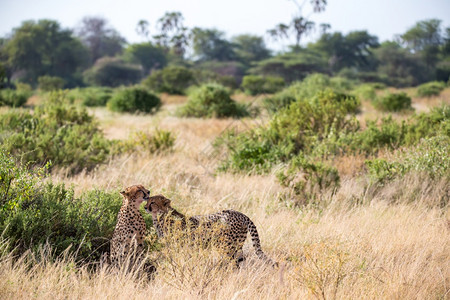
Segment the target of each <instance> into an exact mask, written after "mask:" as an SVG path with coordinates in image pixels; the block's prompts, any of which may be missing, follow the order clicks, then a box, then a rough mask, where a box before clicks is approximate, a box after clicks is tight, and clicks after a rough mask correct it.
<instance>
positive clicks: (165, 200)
mask: <svg viewBox="0 0 450 300" xmlns="http://www.w3.org/2000/svg"><path fill="white" fill-rule="evenodd" d="M163 203H164V206H170V199H167V198H164V200H163Z"/></svg>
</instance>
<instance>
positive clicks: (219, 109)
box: [178, 83, 249, 118]
mask: <svg viewBox="0 0 450 300" xmlns="http://www.w3.org/2000/svg"><path fill="white" fill-rule="evenodd" d="M178 113H179V114H180V115H181V116H184V117H196V118H226V117H235V118H239V117H244V116H247V115H249V112H248V110H247V108H246V107H245V105H243V104H240V103H237V102H236V101H234V100H233V99H231V97H230V91H229V90H228V89H227V88H225V87H224V86H222V85H219V84H215V83H209V84H204V85H202V86H200V87H198V88H195V89H193V90H192V91H191V93H190V95H189V101H188V102H187V103H186V105H184V106H183V107H181V108H180V110H179V111H178Z"/></svg>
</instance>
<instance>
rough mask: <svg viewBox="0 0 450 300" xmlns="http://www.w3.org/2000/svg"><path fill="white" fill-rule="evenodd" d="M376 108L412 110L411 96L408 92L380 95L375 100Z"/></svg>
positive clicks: (382, 109)
mask: <svg viewBox="0 0 450 300" xmlns="http://www.w3.org/2000/svg"><path fill="white" fill-rule="evenodd" d="M373 104H374V106H375V108H377V109H379V110H381V111H389V112H397V111H401V110H412V109H413V108H412V106H411V97H409V96H408V95H406V93H403V92H401V93H388V94H386V95H384V96H380V97H378V98H376V99H375V101H374V102H373Z"/></svg>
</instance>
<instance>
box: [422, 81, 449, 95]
mask: <svg viewBox="0 0 450 300" xmlns="http://www.w3.org/2000/svg"><path fill="white" fill-rule="evenodd" d="M444 89H445V82H441V81H431V82H427V83H424V84H421V85H419V86H418V87H417V96H419V97H431V96H439V94H440V93H441V92H442V91H443V90H444Z"/></svg>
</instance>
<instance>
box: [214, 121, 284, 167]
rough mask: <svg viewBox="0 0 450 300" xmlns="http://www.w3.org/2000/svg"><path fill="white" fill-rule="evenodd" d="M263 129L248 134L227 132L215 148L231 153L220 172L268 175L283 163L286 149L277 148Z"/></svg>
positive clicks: (219, 139)
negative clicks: (274, 167)
mask: <svg viewBox="0 0 450 300" xmlns="http://www.w3.org/2000/svg"><path fill="white" fill-rule="evenodd" d="M265 133H266V132H265V131H264V130H263V129H260V130H255V131H250V132H249V133H247V134H235V133H234V132H225V133H224V134H222V135H221V136H219V137H218V138H217V139H216V140H215V141H214V147H215V148H216V149H218V150H217V151H220V148H226V149H227V150H228V151H229V153H228V157H227V159H226V160H224V161H222V162H221V164H220V166H219V171H232V172H243V171H244V172H249V173H256V174H260V173H266V172H268V171H270V169H271V168H272V167H273V166H274V165H276V164H279V163H281V158H282V157H284V156H285V152H288V151H286V150H285V149H283V148H282V147H275V146H274V144H273V143H272V141H271V140H270V139H268V138H266V136H265Z"/></svg>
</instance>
